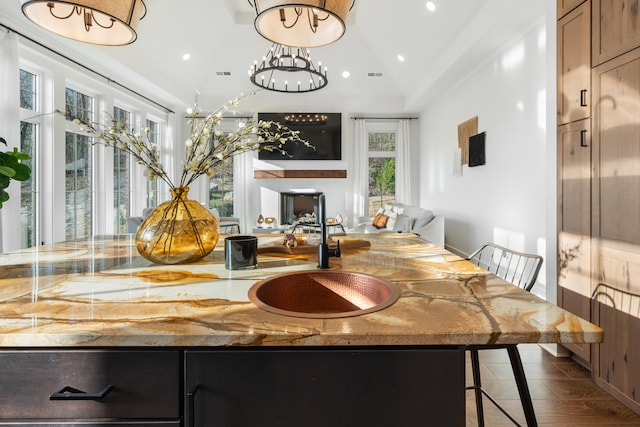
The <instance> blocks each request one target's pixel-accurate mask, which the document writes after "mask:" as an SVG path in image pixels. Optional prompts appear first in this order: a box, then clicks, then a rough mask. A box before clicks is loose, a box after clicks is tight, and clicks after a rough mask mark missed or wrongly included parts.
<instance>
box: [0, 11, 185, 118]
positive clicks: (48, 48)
mask: <svg viewBox="0 0 640 427" xmlns="http://www.w3.org/2000/svg"><path fill="white" fill-rule="evenodd" d="M0 27H4V28H5V29H7V30H8V31H11V32H12V33H15V34H17V35H19V36H20V37H22V38H25V39H27V40H29V41H30V42H31V43H35V44H37V45H38V46H40V47H42V48H44V49H47V50H48V51H49V52H51V53H55V54H56V55H58V56H60V57H62V58H64V59H66V60H67V61H69V62H72V63H74V64H76V65H77V66H79V67H82V68H84V69H85V70H87V71H90V72H92V73H94V74H96V75H98V76H100V77H102V78H103V79H105V80H106V81H107V82H108V83H112V84H114V85H116V86H119V87H121V88H122V89H125V90H127V91H129V92H130V93H133V94H134V95H136V96H139V97H140V98H142V99H144V100H146V101H149V102H151V103H152V104H154V105H156V106H158V107H160V108H162V109H163V110H165V111H166V112H167V113H172V114H173V113H175V111H173V110H172V109H170V108H168V107H165V106H164V105H162V104H160V103H158V102H156V101H154V100H153V99H151V98H148V97H146V96H144V95H142V94H141V93H139V92H136V91H135V90H133V89H131V88H129V87H127V86H125V85H123V84H121V83H118V82H117V81H115V80H113V79H111V78H110V77H107V76H105V75H104V74H102V73H100V72H98V71H96V70H94V69H92V68H89V67H87V66H86V65H84V64H81V63H79V62H78V61H76V60H75V59H71V58H69V57H68V56H66V55H64V54H63V53H60V52H58V51H57V50H54V49H52V48H50V47H49V46H46V45H44V44H43V43H40V42H39V41H37V40H34V39H32V38H31V37H29V36H27V35H24V34H22V33H21V32H19V31H16V30H14V29H13V28H11V27H8V26H6V25H5V24H3V23H2V22H0Z"/></svg>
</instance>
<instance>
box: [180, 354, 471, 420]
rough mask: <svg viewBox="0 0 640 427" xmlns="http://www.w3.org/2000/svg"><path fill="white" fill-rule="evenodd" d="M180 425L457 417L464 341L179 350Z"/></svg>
mask: <svg viewBox="0 0 640 427" xmlns="http://www.w3.org/2000/svg"><path fill="white" fill-rule="evenodd" d="M185 366H186V371H185V375H186V378H185V404H184V406H185V412H186V417H185V426H186V427H205V426H206V427H217V426H224V427H236V426H237V427H245V426H291V427H294V426H295V427H300V426H305V427H315V426H318V427H320V426H321V427H327V426H332V427H343V426H344V427H353V426H377V427H384V426H389V427H397V426H403V427H410V426H425V425H434V426H436V425H441V426H449V427H452V426H463V425H464V424H465V396H464V348H463V347H420V348H416V347H404V348H403V347H394V348H385V347H378V348H375V349H371V348H360V349H352V348H346V347H342V348H339V347H338V348H317V349H308V348H304V349H301V348H296V349H283V350H278V349H266V350H249V351H242V350H241V349H230V350H204V349H203V350H202V351H191V350H187V351H186V352H185Z"/></svg>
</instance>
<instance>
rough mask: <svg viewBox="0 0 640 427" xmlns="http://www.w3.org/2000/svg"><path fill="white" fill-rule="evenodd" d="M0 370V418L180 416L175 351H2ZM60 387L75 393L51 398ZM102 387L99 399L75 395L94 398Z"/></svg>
mask: <svg viewBox="0 0 640 427" xmlns="http://www.w3.org/2000/svg"><path fill="white" fill-rule="evenodd" d="M0 366H2V369H1V370H0V414H1V415H0V417H1V418H2V419H25V418H29V419H32V420H38V419H48V420H51V419H59V420H64V419H72V418H83V419H88V418H101V419H107V420H108V419H115V418H128V419H136V418H137V419H140V418H146V419H150V418H153V419H169V418H173V419H176V418H178V417H179V416H180V404H179V399H180V354H179V352H178V351H119V350H117V351H109V350H77V351H76V350H69V351H47V350H33V351H31V350H30V351H3V352H0ZM65 386H68V387H72V388H73V389H75V390H76V391H74V390H71V391H70V392H69V391H67V392H66V393H64V392H63V393H61V394H62V396H60V399H59V400H54V399H52V398H51V396H52V395H53V394H54V393H55V392H57V391H60V390H61V389H63V388H64V387H65ZM108 386H112V387H111V389H110V390H109V391H108V392H106V393H105V395H104V396H103V397H96V396H94V397H92V396H86V395H84V396H83V395H82V394H81V393H80V392H85V393H92V394H96V393H99V392H101V391H104V390H105V389H106V388H107V387H108ZM72 393H73V394H72Z"/></svg>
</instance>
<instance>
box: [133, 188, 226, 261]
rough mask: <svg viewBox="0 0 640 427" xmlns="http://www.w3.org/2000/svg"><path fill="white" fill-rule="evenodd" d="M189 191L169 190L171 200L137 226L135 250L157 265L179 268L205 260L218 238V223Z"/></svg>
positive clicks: (183, 189)
mask: <svg viewBox="0 0 640 427" xmlns="http://www.w3.org/2000/svg"><path fill="white" fill-rule="evenodd" d="M188 193H189V187H176V188H172V189H171V196H172V197H173V199H172V200H169V201H167V202H164V203H162V204H160V205H159V206H158V207H157V208H155V209H154V210H153V211H152V212H151V213H150V214H149V216H147V218H146V219H145V220H144V222H143V223H142V224H141V225H140V228H139V229H138V232H137V234H136V249H138V252H139V253H140V255H142V256H143V257H145V258H146V259H148V260H150V261H153V262H156V263H159V264H180V263H188V262H193V261H197V260H199V259H201V258H203V257H205V256H207V255H208V254H209V253H210V252H211V251H212V250H213V248H215V246H216V243H218V238H219V236H220V227H219V225H218V221H217V220H216V218H215V217H214V216H213V214H212V213H211V212H209V210H208V209H207V208H205V207H204V206H202V205H201V204H200V203H198V202H196V201H195V200H189V199H188V198H187V194H188Z"/></svg>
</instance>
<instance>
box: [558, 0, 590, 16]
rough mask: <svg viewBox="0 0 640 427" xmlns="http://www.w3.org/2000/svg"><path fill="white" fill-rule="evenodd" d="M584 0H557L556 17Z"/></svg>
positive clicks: (569, 10) (564, 13)
mask: <svg viewBox="0 0 640 427" xmlns="http://www.w3.org/2000/svg"><path fill="white" fill-rule="evenodd" d="M584 1H585V0H558V2H557V4H556V12H557V17H558V19H559V18H562V17H563V16H564V15H566V14H567V13H569V12H571V11H572V10H573V9H575V7H576V6H578V5H580V4H581V3H583V2H584Z"/></svg>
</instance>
